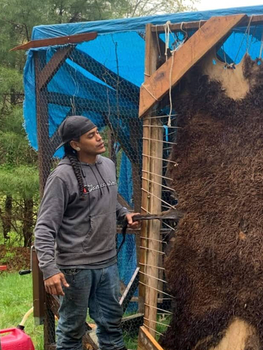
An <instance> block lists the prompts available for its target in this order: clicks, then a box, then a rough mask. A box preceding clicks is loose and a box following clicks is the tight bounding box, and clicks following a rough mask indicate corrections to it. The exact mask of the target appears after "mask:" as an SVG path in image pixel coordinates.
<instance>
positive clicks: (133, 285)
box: [120, 267, 139, 312]
mask: <svg viewBox="0 0 263 350" xmlns="http://www.w3.org/2000/svg"><path fill="white" fill-rule="evenodd" d="M138 284H139V267H137V268H136V269H135V272H134V273H133V275H132V278H131V280H130V282H129V283H128V285H127V287H126V289H125V291H124V292H123V294H122V297H121V299H120V305H121V306H122V308H123V312H125V311H126V309H127V307H128V305H129V303H130V301H131V299H132V297H133V294H134V292H135V290H136V289H137V287H138Z"/></svg>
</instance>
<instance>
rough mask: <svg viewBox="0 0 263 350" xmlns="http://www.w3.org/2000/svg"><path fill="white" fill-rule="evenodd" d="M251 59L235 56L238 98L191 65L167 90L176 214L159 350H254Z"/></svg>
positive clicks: (256, 166) (260, 335) (259, 78)
mask: <svg viewBox="0 0 263 350" xmlns="http://www.w3.org/2000/svg"><path fill="white" fill-rule="evenodd" d="M259 63H260V61H259V62H255V61H252V60H251V59H250V57H248V56H247V57H245V58H244V61H243V62H242V67H243V68H242V72H243V76H244V79H245V80H246V84H248V86H249V89H248V90H247V92H246V93H245V94H244V95H243V96H242V98H241V97H239V98H236V99H234V98H230V97H229V96H228V94H227V93H226V89H225V88H223V87H222V81H219V80H220V79H218V81H216V80H217V79H215V78H211V77H209V76H208V75H207V72H206V74H205V73H204V69H205V67H202V66H200V65H199V67H196V68H195V69H193V70H191V72H190V73H189V74H188V76H187V77H186V78H185V79H184V80H183V81H182V82H181V84H180V86H178V87H177V88H176V90H175V91H174V92H175V98H174V107H175V110H176V111H177V112H178V126H179V127H180V128H179V129H178V135H177V139H176V142H177V144H176V145H175V146H174V149H173V152H172V156H171V158H172V160H173V161H175V162H177V163H178V166H177V167H173V168H171V169H170V173H169V176H170V177H172V178H173V182H172V187H173V188H174V189H175V191H176V193H177V194H178V200H179V204H178V209H179V211H181V212H182V213H183V214H184V216H183V218H182V219H181V221H180V222H179V226H178V231H177V233H176V237H175V243H174V247H173V249H172V251H171V253H170V255H169V257H168V259H167V261H166V275H167V279H168V283H169V289H170V293H171V294H172V295H173V296H174V297H175V303H174V310H173V312H174V313H173V318H172V322H171V328H169V329H168V331H167V333H166V334H165V335H164V336H163V338H162V339H161V341H160V344H161V345H162V346H163V347H164V348H165V349H166V350H192V349H194V350H209V349H210V350H212V349H216V350H248V349H249V350H259V349H263V84H262V83H263V64H262V65H259ZM239 74H240V72H239ZM242 79H243V78H242ZM237 334H239V336H237ZM235 339H236V341H235ZM231 341H232V343H231ZM227 344H230V345H229V346H228V345H227ZM231 344H232V345H231ZM233 344H236V345H235V347H233Z"/></svg>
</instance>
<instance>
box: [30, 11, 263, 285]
mask: <svg viewBox="0 0 263 350" xmlns="http://www.w3.org/2000/svg"><path fill="white" fill-rule="evenodd" d="M240 13H244V14H247V15H249V16H252V15H259V14H263V5H262V6H253V7H240V8H232V9H222V10H215V11H202V12H184V13H176V14H167V15H158V16H157V15H156V16H149V17H140V18H129V19H118V20H107V21H96V22H85V23H70V24H58V25H45V26H37V27H35V28H34V29H33V33H32V40H37V39H47V38H54V37H60V36H69V35H75V34H81V33H88V32H97V33H98V37H97V38H96V39H95V40H93V41H89V42H84V43H80V44H78V45H76V48H75V53H76V55H84V59H83V60H82V62H88V63H89V64H93V63H95V64H97V65H99V66H100V67H105V69H107V70H108V73H109V74H111V73H112V74H113V75H114V76H115V77H116V76H117V77H119V78H120V79H122V81H123V82H124V84H126V85H127V84H128V86H130V89H131V93H130V94H129V93H128V94H127V86H126V93H124V92H123V90H124V89H122V88H121V89H119V90H118V91H117V90H115V87H114V86H111V84H110V83H109V81H107V82H106V81H104V80H103V77H101V79H100V77H95V76H94V75H93V74H92V73H91V72H89V71H88V70H86V69H85V67H81V66H80V65H78V63H77V62H76V60H74V58H72V60H71V59H70V58H68V59H67V60H66V62H65V63H64V64H63V65H62V66H61V68H60V69H59V70H58V72H57V73H56V74H55V76H54V77H53V78H52V80H51V81H50V82H49V83H48V86H47V89H48V92H49V93H50V97H51V100H50V102H49V105H48V113H49V136H50V137H51V136H52V135H53V134H54V132H55V131H56V130H57V128H58V126H59V125H60V124H61V122H62V120H63V119H64V118H65V117H66V115H67V114H68V113H70V107H69V106H67V105H65V106H62V105H58V104H56V103H55V102H57V101H58V99H57V100H56V101H55V100H54V101H52V96H59V94H63V95H64V97H63V98H64V99H65V98H67V99H68V101H72V105H74V99H78V105H77V114H82V115H85V116H88V117H89V118H90V119H92V120H93V122H94V123H95V124H97V125H98V126H99V127H103V126H105V114H106V115H108V118H109V120H110V123H111V125H112V126H113V128H114V129H115V130H117V131H118V138H119V141H121V142H123V143H125V145H126V149H125V150H126V155H125V154H123V156H122V162H121V170H120V178H119V192H120V193H121V194H122V196H123V197H124V198H125V199H126V201H127V202H128V203H129V204H130V205H131V206H132V192H133V187H132V172H131V164H130V161H129V160H128V158H127V156H130V155H131V154H132V152H133V151H132V145H130V144H129V135H130V133H131V130H130V126H129V125H132V123H131V124H130V123H128V122H127V121H131V120H132V119H133V121H135V120H138V104H139V100H138V96H139V87H140V85H141V84H142V83H143V81H144V56H145V40H144V34H145V25H146V24H147V23H152V24H160V25H161V24H165V23H166V22H167V21H170V22H171V23H182V22H190V21H191V22H192V21H200V20H208V19H209V18H210V17H212V16H227V15H234V14H240ZM193 33H194V31H192V32H191V33H189V36H190V35H192V34H193ZM160 38H161V39H162V40H164V35H160ZM170 39H171V41H170V47H172V48H173V47H178V42H176V41H175V40H174V39H175V38H173V35H172V34H171V35H170ZM182 39H183V38H182ZM179 41H180V35H179ZM261 41H262V26H259V25H252V26H251V27H246V28H240V27H238V28H235V29H234V31H233V32H232V34H231V35H230V36H229V37H228V39H227V40H226V41H225V43H224V44H223V45H222V47H221V48H219V50H218V52H217V55H218V57H219V58H220V59H221V60H222V61H224V62H227V63H232V62H234V63H236V64H237V63H238V62H240V60H241V59H242V58H243V56H244V54H245V53H249V54H250V56H251V57H252V58H253V59H255V58H257V57H259V55H260V52H261V51H262V50H261V45H262V44H261ZM179 50H180V49H179ZM34 51H45V52H46V62H48V61H49V60H50V59H51V57H52V56H53V55H54V53H55V51H56V47H44V48H38V49H31V50H29V52H28V54H27V61H26V66H25V69H24V89H25V100H24V118H25V129H26V132H27V135H28V139H29V142H30V144H31V145H32V146H33V147H34V148H35V149H37V126H36V96H35V68H34V60H33V53H34ZM75 57H77V56H75ZM215 62H216V61H215ZM94 74H95V73H94ZM113 85H114V84H113ZM131 96H133V97H131ZM134 96H135V98H134ZM80 101H83V102H82V104H81V103H80ZM87 101H88V104H87ZM109 111H110V112H109ZM103 115H104V116H103ZM120 116H121V118H120ZM133 125H135V124H133ZM137 127H138V128H141V121H139V122H138V123H137V126H136V128H137ZM140 132H141V130H140ZM139 153H140V154H139V155H138V159H137V161H138V162H140V161H141V160H140V157H141V152H140V151H139ZM62 155H63V150H59V151H58V152H57V153H56V154H55V156H58V157H61V156H62ZM130 247H132V250H131V248H130ZM125 256H126V258H125ZM120 258H121V261H123V259H125V261H127V259H128V260H130V261H132V264H131V265H132V266H133V268H132V270H131V274H132V272H133V270H134V269H135V267H136V250H135V244H134V237H133V236H132V235H128V236H127V243H126V244H125V245H124V247H123V249H122V252H121V253H120ZM125 266H126V267H127V264H122V268H121V269H120V274H121V279H122V280H123V281H124V282H125V283H127V282H128V279H129V278H130V276H127V274H126V267H125Z"/></svg>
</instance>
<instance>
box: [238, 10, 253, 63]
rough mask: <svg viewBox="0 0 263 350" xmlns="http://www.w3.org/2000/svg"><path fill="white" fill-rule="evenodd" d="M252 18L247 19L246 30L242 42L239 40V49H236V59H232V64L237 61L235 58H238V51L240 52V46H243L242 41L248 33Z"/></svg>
mask: <svg viewBox="0 0 263 350" xmlns="http://www.w3.org/2000/svg"><path fill="white" fill-rule="evenodd" d="M252 17H253V15H252V16H251V17H250V18H249V22H248V25H247V28H246V30H245V33H244V35H243V38H242V40H241V43H240V45H239V48H238V51H237V54H236V57H235V59H234V63H236V61H237V56H238V54H239V51H240V49H241V47H242V45H243V41H244V39H245V37H246V35H247V33H248V31H249V28H250V24H251V20H252Z"/></svg>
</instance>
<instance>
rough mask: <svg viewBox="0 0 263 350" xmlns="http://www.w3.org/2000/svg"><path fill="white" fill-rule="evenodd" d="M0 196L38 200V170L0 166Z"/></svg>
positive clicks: (26, 167)
mask: <svg viewBox="0 0 263 350" xmlns="http://www.w3.org/2000/svg"><path fill="white" fill-rule="evenodd" d="M0 195H9V196H12V197H16V198H25V199H29V198H36V199H37V198H39V179H38V170H37V168H36V167H35V166H28V165H21V166H18V167H12V166H6V165H5V166H0Z"/></svg>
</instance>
